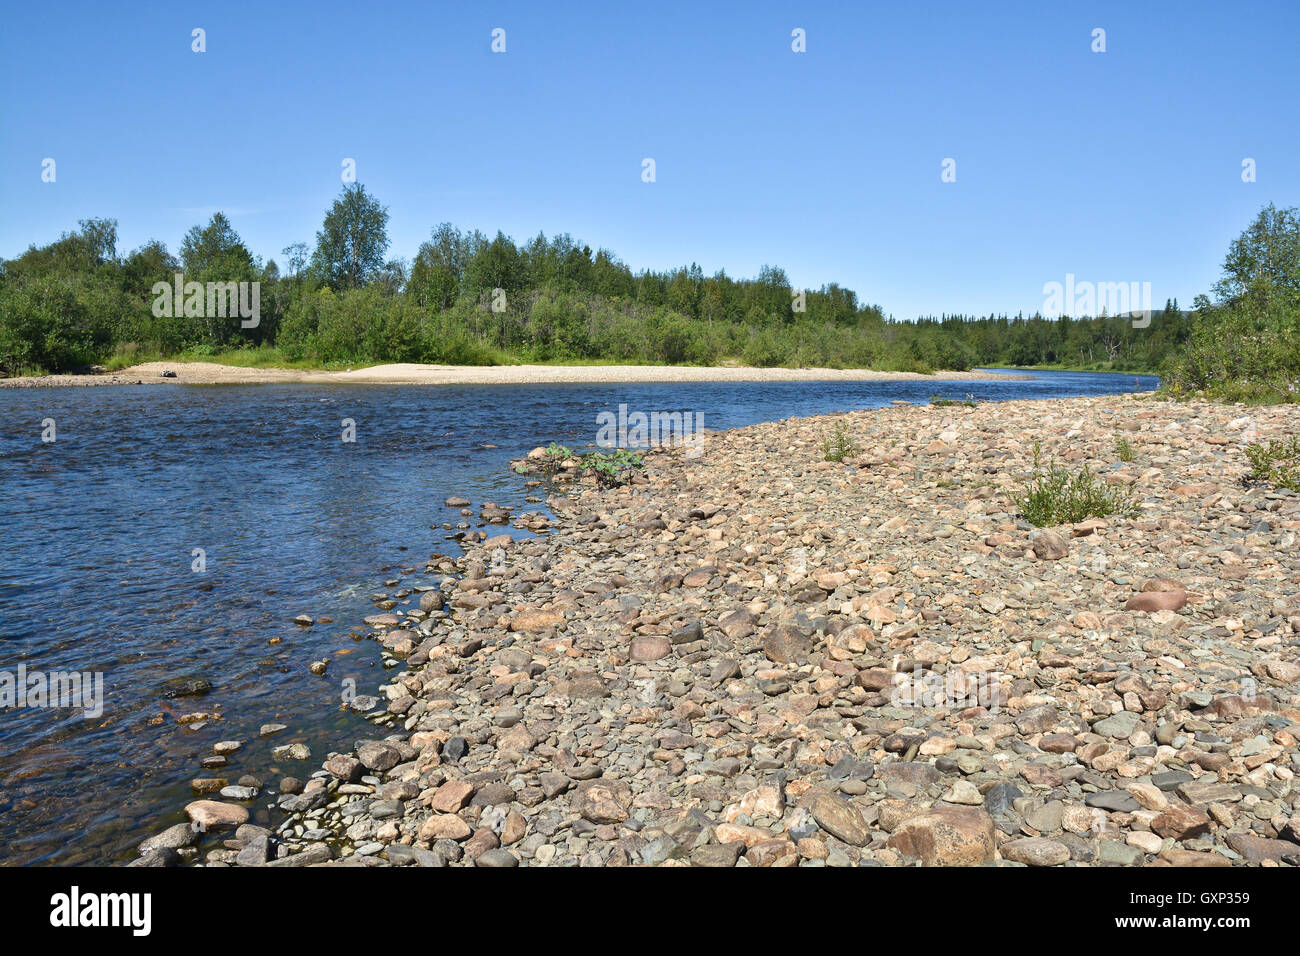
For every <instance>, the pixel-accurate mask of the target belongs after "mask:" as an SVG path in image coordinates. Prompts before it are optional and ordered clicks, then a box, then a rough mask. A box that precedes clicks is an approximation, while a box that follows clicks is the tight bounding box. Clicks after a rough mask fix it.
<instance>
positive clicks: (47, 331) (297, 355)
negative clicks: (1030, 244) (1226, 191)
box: [0, 183, 1300, 397]
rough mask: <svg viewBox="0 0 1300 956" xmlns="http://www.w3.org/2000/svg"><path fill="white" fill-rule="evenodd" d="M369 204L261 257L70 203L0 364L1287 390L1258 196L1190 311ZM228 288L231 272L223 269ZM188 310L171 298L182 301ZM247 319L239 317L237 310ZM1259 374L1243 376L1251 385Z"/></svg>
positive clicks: (1273, 230) (341, 211) (1277, 302)
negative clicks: (896, 306)
mask: <svg viewBox="0 0 1300 956" xmlns="http://www.w3.org/2000/svg"><path fill="white" fill-rule="evenodd" d="M387 225H388V210H387V208H386V207H384V206H383V204H382V203H381V202H380V201H379V200H378V199H377V198H376V197H374V196H373V195H372V194H370V193H368V192H367V191H366V189H365V187H364V186H363V185H361V184H360V183H352V184H348V185H346V186H344V187H343V189H342V191H341V193H340V195H339V196H338V198H337V199H336V200H335V201H334V202H333V204H332V206H331V208H330V209H329V210H327V211H326V213H325V215H324V219H323V222H322V224H321V228H320V230H319V231H318V232H317V234H316V236H315V241H314V242H313V243H310V244H309V243H306V242H298V243H294V244H292V245H290V246H287V247H285V248H284V249H283V250H282V253H281V258H280V261H279V262H277V261H276V260H274V259H267V260H263V259H262V258H261V257H260V256H257V255H255V254H254V253H253V252H252V251H251V250H250V249H249V248H248V247H247V246H246V245H245V243H244V241H243V240H242V239H241V237H240V236H239V234H238V233H237V232H236V231H235V229H234V228H233V226H232V225H231V222H230V220H229V219H228V218H227V217H226V216H225V215H223V214H222V213H216V214H214V215H213V216H212V217H211V219H210V220H209V221H208V222H207V223H204V224H198V225H195V226H193V227H192V228H191V229H190V230H189V231H188V232H187V233H186V234H185V236H184V237H183V239H182V241H181V243H180V246H179V248H178V250H177V252H176V253H174V254H173V253H172V252H170V251H169V249H168V247H167V246H166V244H165V243H163V242H161V241H159V240H152V241H150V242H147V243H145V244H144V245H142V246H141V247H140V248H138V249H135V250H132V251H130V252H125V253H123V252H120V251H119V250H118V248H117V246H118V238H117V223H116V221H114V220H111V219H85V220H82V221H80V222H79V223H78V228H76V229H75V230H72V231H69V232H66V233H64V234H63V235H62V236H61V237H60V238H58V239H57V240H55V241H53V242H51V243H49V244H48V245H45V246H39V247H38V246H35V245H33V246H32V247H31V248H29V249H28V250H27V251H26V252H24V253H23V254H22V255H20V256H17V257H16V258H14V259H10V260H7V261H0V372H3V373H4V374H7V375H19V374H40V373H50V372H58V371H65V370H76V369H84V368H88V367H92V366H104V367H108V368H121V367H124V366H126V365H129V364H133V363H135V362H138V361H143V360H147V359H151V358H159V357H172V356H177V357H179V356H185V357H193V358H201V357H205V356H220V357H222V358H223V360H225V359H226V357H229V356H232V355H236V356H237V355H241V354H247V355H250V356H254V357H260V358H261V360H263V361H266V362H271V363H278V364H287V365H298V366H313V367H325V368H330V367H340V366H345V365H346V366H357V365H364V364H369V363H381V362H428V363H441V364H462V365H464V364H477V365H482V364H506V363H515V362H552V363H565V362H574V363H601V362H618V363H633V364H661V363H662V364H694V365H715V364H723V363H740V364H745V365H753V366H791V367H828V368H850V367H851V368H875V369H881V370H888V371H919V372H926V371H933V370H940V369H969V368H973V367H984V366H995V365H1004V366H1052V367H1064V368H1077V369H1113V370H1117V371H1146V372H1157V373H1161V374H1165V375H1166V376H1168V377H1169V380H1170V381H1171V382H1172V383H1173V384H1174V386H1175V387H1179V388H1184V389H1188V390H1205V389H1207V388H1219V389H1222V388H1223V387H1225V384H1226V383H1231V382H1234V381H1248V382H1250V383H1253V384H1252V385H1251V387H1250V389H1248V391H1249V390H1253V394H1256V395H1258V396H1263V395H1265V394H1269V395H1275V396H1282V397H1286V396H1293V395H1294V387H1295V380H1296V372H1297V354H1298V352H1300V350H1298V349H1297V343H1298V341H1300V340H1298V339H1297V334H1298V333H1297V325H1298V321H1297V316H1300V295H1297V289H1300V226H1298V225H1297V216H1296V210H1294V209H1289V210H1278V209H1276V208H1274V207H1273V206H1271V205H1270V206H1267V207H1265V209H1264V210H1262V211H1261V212H1260V214H1259V217H1258V219H1257V220H1256V222H1255V223H1253V224H1252V225H1251V226H1250V227H1249V228H1248V229H1247V230H1246V232H1245V233H1243V234H1242V236H1241V237H1240V238H1238V239H1237V240H1236V241H1234V243H1233V244H1232V247H1231V249H1230V252H1229V255H1228V257H1227V259H1226V260H1225V264H1224V276H1223V278H1222V279H1221V281H1220V282H1219V283H1218V284H1217V285H1216V286H1215V287H1214V288H1213V289H1212V290H1211V292H1210V294H1208V295H1204V296H1200V297H1198V298H1197V301H1196V303H1195V305H1194V308H1193V309H1192V310H1188V311H1185V310H1183V309H1180V308H1179V306H1178V304H1177V302H1176V301H1174V302H1167V303H1166V304H1165V307H1164V308H1163V309H1162V310H1156V311H1154V312H1153V313H1152V315H1151V317H1150V322H1149V324H1147V323H1144V322H1134V321H1133V320H1132V318H1131V317H1129V316H1120V315H1116V316H1107V315H1104V314H1103V315H1099V316H1079V317H1071V316H1062V317H1058V318H1046V317H1044V316H1042V315H1037V314H1036V315H1030V316H1025V315H1016V316H1007V315H983V316H975V315H943V316H938V317H934V316H922V317H918V318H915V319H912V320H900V319H896V318H894V317H892V316H890V315H887V314H886V312H885V310H884V309H883V308H882V307H881V306H880V305H876V304H870V303H868V302H866V301H863V300H862V299H860V298H859V296H858V294H857V293H855V292H854V291H853V290H851V289H847V288H844V287H842V286H840V285H838V284H836V283H830V284H828V285H823V286H822V287H820V288H818V289H807V290H804V289H797V288H794V287H793V286H792V284H791V282H790V280H789V278H788V277H787V275H786V273H785V271H784V270H783V269H781V268H780V267H778V266H764V267H763V268H762V269H760V270H759V274H758V275H757V276H756V277H754V278H734V277H732V276H729V275H727V274H726V272H725V271H719V272H717V273H716V274H714V275H705V274H704V272H703V270H701V268H700V267H699V266H698V265H696V264H691V265H689V266H682V267H680V268H676V269H672V270H666V271H661V272H656V271H653V270H649V269H642V270H640V271H638V272H633V271H632V269H631V268H630V267H629V266H628V265H627V264H625V263H624V262H622V261H621V260H620V259H619V258H618V257H617V256H616V255H615V254H614V253H612V252H611V251H609V250H607V249H604V248H598V249H596V250H594V251H593V249H592V248H591V247H590V246H589V245H586V244H585V243H582V242H580V241H578V240H575V239H574V238H572V237H571V236H569V235H568V234H564V233H561V234H558V235H553V236H551V237H549V238H548V237H547V236H546V235H544V234H541V233H539V234H538V235H536V236H534V237H533V238H531V239H528V240H527V241H524V242H516V241H515V240H514V239H512V238H510V237H508V236H506V235H504V234H503V233H501V232H497V234H496V235H495V236H492V237H488V236H487V235H485V234H483V233H482V232H480V231H477V230H475V231H471V232H464V231H462V230H460V229H458V228H456V227H455V226H453V225H451V224H450V223H442V224H439V225H437V226H435V227H434V228H433V229H432V230H431V232H430V235H429V238H428V240H427V241H425V242H424V243H423V244H421V246H420V248H419V250H418V251H417V252H416V254H415V256H414V258H412V259H410V260H407V259H404V258H390V257H389V256H388V249H389V240H388V235H387ZM178 277H183V280H184V282H185V283H190V282H196V283H200V284H206V283H219V284H223V285H224V284H230V283H246V284H251V283H256V284H257V288H256V291H257V293H258V295H257V301H258V303H259V315H258V317H257V319H256V321H255V322H253V323H250V322H248V321H241V317H240V315H239V314H238V313H237V312H235V311H232V312H230V313H229V314H213V312H212V310H211V309H194V310H188V309H180V308H177V309H175V310H172V309H171V308H170V307H168V308H166V309H162V308H159V307H158V303H159V301H160V298H161V297H160V292H161V290H163V289H164V288H165V289H167V290H168V291H167V293H166V297H167V301H168V302H170V300H171V292H170V290H171V288H172V286H173V285H174V284H175V283H177V282H178V281H179V279H178ZM232 289H233V287H232ZM191 312H193V313H197V314H189V313H191ZM250 326H251V327H250ZM1256 386H1258V387H1256Z"/></svg>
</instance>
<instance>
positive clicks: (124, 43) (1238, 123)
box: [0, 0, 1300, 318]
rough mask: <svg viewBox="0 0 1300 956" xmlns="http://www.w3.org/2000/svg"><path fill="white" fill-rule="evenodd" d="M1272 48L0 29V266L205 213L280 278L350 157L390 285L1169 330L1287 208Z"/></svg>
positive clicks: (991, 35) (595, 26)
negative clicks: (501, 256)
mask: <svg viewBox="0 0 1300 956" xmlns="http://www.w3.org/2000/svg"><path fill="white" fill-rule="evenodd" d="M195 27H201V28H203V29H204V30H206V34H207V52H205V53H202V54H199V53H194V52H192V51H191V30H192V29H193V28H195ZM497 27H500V28H503V29H504V30H505V31H506V52H505V53H503V54H494V53H493V52H492V51H491V49H490V45H491V31H492V30H493V29H494V28H497ZM795 28H802V29H804V30H805V31H806V36H807V52H806V53H802V54H797V53H794V52H792V50H791V31H792V30H793V29H795ZM1095 28H1102V29H1104V30H1105V31H1106V52H1105V53H1094V52H1092V49H1091V46H1092V43H1093V39H1092V31H1093V30H1094V29H1095ZM1297 37H1300V4H1297V3H1295V2H1293V0H1285V2H1262V3H1256V4H1252V5H1250V6H1249V7H1241V6H1238V5H1234V4H1231V3H1209V2H1205V3H1201V2H1187V0H1182V2H1142V3H1114V4H1112V3H1075V2H1072V3H1043V2H1028V3H996V4H979V3H970V2H968V3H958V2H951V3H939V2H935V3H924V2H918V3H914V4H881V3H871V4H867V3H844V4H815V5H805V4H795V3H784V4H768V3H743V4H734V5H731V4H708V5H704V4H698V3H682V4H673V3H656V4H609V3H591V4H584V3H564V4H558V3H555V4H550V3H537V2H530V3H519V4H497V3H481V4H479V3H475V4H459V5H452V4H439V3H428V2H424V3H399V2H393V3H384V2H380V3H371V4H357V3H337V4H336V3H329V2H313V3H310V4H267V3H241V2H220V3H217V2H210V3H190V2H165V3H164V2H160V3H132V4H110V3H104V2H102V0H97V2H94V3H89V2H87V3H67V4H49V5H45V4H30V3H29V4H22V5H18V4H10V5H9V9H7V10H6V12H5V17H4V27H3V30H2V31H0V88H2V89H3V90H4V93H5V95H4V97H3V100H2V101H0V256H14V255H17V254H18V253H20V252H21V251H22V250H23V249H25V248H26V247H27V246H28V244H30V243H31V242H37V243H44V242H48V241H49V240H51V239H54V238H56V237H57V236H58V235H59V233H60V232H62V231H64V230H68V229H71V228H74V227H75V224H76V221H77V220H78V219H80V218H85V217H88V216H108V217H113V218H116V219H117V220H118V221H119V235H120V239H121V241H120V244H119V249H123V250H124V249H129V248H133V247H135V246H138V245H140V244H141V243H143V242H145V241H146V240H148V239H150V238H158V239H162V240H163V241H165V242H166V243H167V245H168V247H169V248H171V249H172V250H173V251H175V250H176V249H177V247H178V246H179V244H180V239H181V237H182V235H183V234H184V232H185V230H186V229H187V228H188V227H189V226H191V225H193V224H195V223H196V222H200V221H203V220H206V218H207V217H208V216H209V215H210V214H211V212H212V211H213V210H216V209H222V210H224V211H225V212H226V213H227V214H228V215H229V216H230V218H231V220H232V221H233V223H234V225H235V227H236V228H237V229H238V231H239V232H240V234H241V235H242V236H243V237H244V239H245V241H246V242H247V243H248V245H249V246H250V247H251V248H252V249H253V251H254V252H255V253H257V254H259V255H262V256H263V257H270V258H275V259H277V260H278V261H280V262H281V264H283V256H281V255H280V250H281V249H282V248H283V247H284V246H286V245H288V244H289V243H291V242H294V241H305V242H308V243H310V242H311V241H312V240H313V237H314V235H315V232H316V229H317V228H319V225H320V221H321V218H322V216H323V214H324V211H325V209H326V208H327V207H328V206H329V204H330V202H331V201H332V199H333V198H334V197H335V195H336V194H337V193H338V191H339V188H340V185H341V180H340V171H341V169H340V164H341V162H342V160H343V159H344V158H346V157H350V158H353V159H355V160H356V163H357V178H358V179H359V180H360V181H361V182H363V183H364V184H365V185H366V187H367V188H368V189H369V190H370V191H371V192H373V193H375V194H376V195H377V196H378V197H379V198H380V199H381V201H383V202H384V203H385V204H386V205H388V207H389V210H390V212H391V220H390V224H389V235H390V238H391V240H392V245H391V246H390V249H389V254H390V255H391V256H405V257H408V258H409V257H411V256H413V255H414V253H415V251H416V249H417V248H418V246H419V244H420V242H421V241H422V240H423V239H425V238H426V237H427V236H428V233H429V230H430V228H431V227H432V226H434V225H435V224H436V223H438V222H440V221H443V220H448V221H451V222H453V223H456V224H457V225H459V226H461V227H462V228H467V229H472V228H479V229H482V230H483V231H485V232H487V233H489V234H491V233H494V232H495V231H496V230H497V229H498V228H499V229H502V230H504V231H505V232H506V233H507V234H509V235H512V236H514V237H515V238H516V240H523V239H525V238H527V237H528V236H531V235H533V234H535V233H536V232H537V231H538V230H539V229H540V230H544V231H545V232H546V233H547V234H548V235H550V234H553V233H556V232H569V233H571V234H572V235H574V236H575V237H576V238H579V239H581V240H584V241H586V242H587V243H589V244H591V245H592V246H593V248H594V247H596V246H604V247H607V248H609V249H611V250H613V251H614V252H615V253H616V254H618V255H619V256H620V257H621V258H622V259H623V260H624V261H625V262H627V263H628V264H629V265H630V266H632V268H633V269H634V270H636V269H640V268H643V267H651V268H656V269H658V268H664V267H669V266H674V265H681V264H687V263H690V262H692V261H695V262H698V263H700V265H701V266H702V267H703V268H704V270H705V271H706V272H709V273H712V272H714V271H716V270H717V269H719V268H725V269H726V270H727V272H728V273H729V274H731V275H734V276H752V275H754V274H756V273H757V271H758V269H759V267H760V266H761V265H762V264H764V263H774V264H779V265H781V266H783V267H784V268H785V269H786V271H787V272H788V274H789V276H790V278H791V280H792V281H793V282H794V283H795V284H796V285H798V286H805V287H816V286H818V285H821V284H822V283H824V282H829V281H839V282H840V283H842V284H844V285H847V286H849V287H851V288H853V289H856V290H857V291H858V293H859V294H860V295H861V296H862V297H863V299H865V300H866V301H869V302H874V303H879V304H880V305H882V306H883V307H884V308H885V309H886V311H887V312H889V313H892V314H894V315H895V316H897V317H899V318H912V317H914V316H916V315H917V314H937V313H940V312H945V311H946V312H967V313H971V312H975V313H988V312H990V311H999V312H1001V311H1005V312H1009V313H1012V314H1014V313H1015V312H1017V311H1020V310H1024V311H1026V312H1031V311H1033V310H1035V309H1037V308H1040V307H1041V306H1042V304H1043V285H1044V283H1047V282H1051V281H1058V282H1063V281H1064V279H1065V276H1066V274H1067V273H1073V274H1074V275H1075V276H1076V278H1077V279H1078V280H1084V281H1097V282H1102V281H1105V282H1121V281H1122V282H1131V281H1145V282H1150V283H1151V285H1152V294H1153V298H1154V299H1155V300H1156V301H1157V303H1159V304H1163V302H1164V300H1165V299H1166V298H1169V297H1173V296H1176V297H1177V298H1178V299H1179V301H1180V303H1182V304H1185V305H1186V304H1190V302H1191V299H1192V297H1193V296H1194V295H1195V294H1197V293H1198V292H1202V291H1205V290H1206V289H1207V288H1208V286H1209V285H1210V284H1211V283H1212V282H1213V281H1214V279H1215V278H1216V277H1217V275H1218V273H1219V266H1220V264H1221V262H1222V259H1223V255H1224V252H1225V251H1226V248H1227V244H1228V242H1229V241H1230V240H1231V239H1232V238H1233V237H1234V236H1236V235H1237V234H1238V233H1240V232H1241V230H1242V229H1243V228H1244V227H1245V226H1246V224H1247V223H1248V222H1249V221H1250V219H1251V218H1252V217H1253V216H1254V214H1255V213H1256V212H1257V211H1258V209H1259V207H1260V206H1262V205H1263V204H1264V203H1266V202H1270V201H1271V202H1275V203H1277V204H1278V205H1280V206H1293V205H1300V168H1298V167H1300V123H1298V122H1297V118H1298V117H1300V110H1297V103H1298V102H1300V65H1298V64H1300V56H1297V53H1296V46H1295V43H1296V38H1297ZM46 157H51V158H53V159H54V160H55V161H56V163H57V167H56V169H57V179H56V181H55V182H53V183H44V182H42V181H41V163H42V160H43V159H44V158H46ZM645 157H651V158H653V159H654V160H655V163H656V174H657V181H656V182H654V183H645V182H642V179H641V169H642V159H643V158H645ZM1246 157H1250V158H1253V159H1254V160H1255V161H1256V164H1257V181H1256V182H1254V183H1243V182H1242V178H1241V163H1242V160H1243V159H1244V158H1246ZM946 158H952V159H954V160H955V161H956V174H957V176H956V182H951V183H944V182H942V181H941V178H940V173H941V164H942V162H943V160H944V159H946Z"/></svg>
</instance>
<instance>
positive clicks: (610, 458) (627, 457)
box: [580, 448, 645, 489]
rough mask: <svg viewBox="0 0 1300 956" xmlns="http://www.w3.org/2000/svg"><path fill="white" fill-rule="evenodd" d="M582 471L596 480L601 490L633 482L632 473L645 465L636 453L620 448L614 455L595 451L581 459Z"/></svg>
mask: <svg viewBox="0 0 1300 956" xmlns="http://www.w3.org/2000/svg"><path fill="white" fill-rule="evenodd" d="M580 460H581V462H582V470H583V471H584V472H585V473H586V474H588V475H591V476H592V477H594V478H595V479H596V486H597V487H599V488H602V489H604V488H617V487H619V486H621V485H625V484H627V483H628V482H629V481H631V480H632V472H633V471H634V470H636V469H639V468H644V467H645V463H644V461H642V459H641V456H640V455H638V454H637V453H636V452H633V451H629V450H628V449H626V448H620V449H618V450H617V451H615V452H614V453H613V454H609V455H606V454H605V453H603V452H599V451H593V452H588V453H587V454H585V455H583V456H582V458H581V459H580Z"/></svg>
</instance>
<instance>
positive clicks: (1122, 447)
mask: <svg viewBox="0 0 1300 956" xmlns="http://www.w3.org/2000/svg"><path fill="white" fill-rule="evenodd" d="M1115 454H1117V455H1119V460H1120V461H1132V460H1133V459H1135V458H1137V452H1136V451H1135V450H1134V448H1133V443H1132V442H1131V441H1129V440H1128V439H1127V438H1125V437H1124V436H1123V435H1120V436H1119V437H1118V438H1116V439H1115Z"/></svg>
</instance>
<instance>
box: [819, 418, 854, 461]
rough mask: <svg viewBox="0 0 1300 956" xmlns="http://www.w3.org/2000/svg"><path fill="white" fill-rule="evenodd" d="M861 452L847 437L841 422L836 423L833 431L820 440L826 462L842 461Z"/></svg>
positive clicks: (846, 430)
mask: <svg viewBox="0 0 1300 956" xmlns="http://www.w3.org/2000/svg"><path fill="white" fill-rule="evenodd" d="M860 452H861V449H860V448H858V446H857V445H856V444H854V442H853V438H852V436H851V435H849V430H848V428H847V427H845V425H844V423H843V422H836V423H835V429H834V430H833V431H832V432H831V433H830V434H829V435H827V436H826V437H825V438H824V439H822V454H823V455H824V456H825V457H826V461H843V460H844V459H845V458H853V457H854V456H856V455H858V454H859V453H860Z"/></svg>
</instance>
